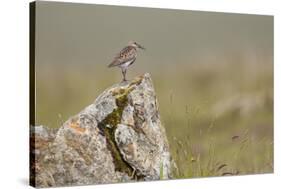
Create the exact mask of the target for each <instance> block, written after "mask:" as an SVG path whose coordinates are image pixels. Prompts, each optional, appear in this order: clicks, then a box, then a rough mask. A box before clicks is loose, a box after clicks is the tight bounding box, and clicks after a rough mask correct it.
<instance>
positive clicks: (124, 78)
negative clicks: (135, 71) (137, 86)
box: [122, 68, 127, 81]
mask: <svg viewBox="0 0 281 189" xmlns="http://www.w3.org/2000/svg"><path fill="white" fill-rule="evenodd" d="M126 72H127V69H126V68H122V74H123V81H127V79H126Z"/></svg>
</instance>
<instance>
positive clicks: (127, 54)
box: [108, 46, 137, 67]
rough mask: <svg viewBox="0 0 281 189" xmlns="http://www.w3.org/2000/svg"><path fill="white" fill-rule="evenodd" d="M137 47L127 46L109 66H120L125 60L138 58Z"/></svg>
mask: <svg viewBox="0 0 281 189" xmlns="http://www.w3.org/2000/svg"><path fill="white" fill-rule="evenodd" d="M136 51H137V49H136V48H135V47H132V46H127V47H125V48H124V49H122V50H121V52H120V53H118V54H117V55H116V56H115V57H114V59H113V61H112V62H111V63H110V64H109V65H108V67H113V66H119V65H121V64H122V63H124V62H128V61H130V60H133V59H135V58H136Z"/></svg>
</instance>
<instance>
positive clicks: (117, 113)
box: [98, 87, 134, 176]
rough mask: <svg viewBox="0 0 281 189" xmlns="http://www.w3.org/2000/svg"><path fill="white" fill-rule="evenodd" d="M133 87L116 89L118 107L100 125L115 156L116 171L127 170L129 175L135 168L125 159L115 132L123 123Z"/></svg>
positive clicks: (114, 94)
mask: <svg viewBox="0 0 281 189" xmlns="http://www.w3.org/2000/svg"><path fill="white" fill-rule="evenodd" d="M133 89H134V88H133V87H128V88H127V89H123V88H120V89H119V90H118V91H114V93H113V96H115V101H116V105H117V108H116V109H114V110H113V111H112V113H110V114H108V115H107V116H106V117H105V118H104V120H102V121H101V122H100V123H99V125H98V127H99V128H100V129H101V131H102V133H103V134H104V135H105V137H106V141H107V147H108V149H109V150H110V152H111V155H112V157H113V163H114V165H115V171H119V172H125V173H127V174H128V175H129V176H131V175H132V174H133V168H132V167H131V166H130V165H129V164H128V163H127V162H126V161H125V160H124V159H123V157H122V155H121V153H120V151H119V149H118V147H117V144H116V142H115V138H114V133H115V130H116V128H117V125H118V124H119V123H121V118H122V114H123V111H124V108H125V107H126V106H127V105H128V94H129V93H130V92H131V91H132V90H133Z"/></svg>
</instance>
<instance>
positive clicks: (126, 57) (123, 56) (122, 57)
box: [108, 41, 145, 81]
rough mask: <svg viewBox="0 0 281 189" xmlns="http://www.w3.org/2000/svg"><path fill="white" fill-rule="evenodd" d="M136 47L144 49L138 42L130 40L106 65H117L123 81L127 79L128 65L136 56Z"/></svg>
mask: <svg viewBox="0 0 281 189" xmlns="http://www.w3.org/2000/svg"><path fill="white" fill-rule="evenodd" d="M137 49H145V48H144V47H142V46H141V45H140V44H138V43H136V42H133V41H130V42H129V43H128V46H126V47H124V48H123V49H122V50H121V51H120V52H119V53H118V54H117V55H116V56H115V57H114V59H113V61H112V62H111V63H110V64H109V65H108V67H115V66H118V67H119V68H121V70H122V74H123V81H127V79H126V72H127V69H128V67H129V66H130V65H132V64H133V63H134V62H135V60H136V57H137Z"/></svg>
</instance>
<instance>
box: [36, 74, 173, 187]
mask: <svg viewBox="0 0 281 189" xmlns="http://www.w3.org/2000/svg"><path fill="white" fill-rule="evenodd" d="M33 133H34V135H35V136H34V135H33V136H34V138H35V148H34V150H33V154H34V156H35V160H34V165H33V167H34V169H33V171H34V172H35V173H36V175H35V176H34V174H33V177H32V178H31V179H34V182H35V185H36V187H49V186H67V185H86V184H101V183H116V182H127V181H130V182H131V181H139V180H159V179H168V178H171V177H172V168H173V165H174V164H173V163H172V160H171V156H170V152H169V146H168V141H167V138H166V134H165V129H164V127H163V126H162V125H161V121H160V115H159V111H158V103H157V99H156V95H155V91H154V88H153V84H152V80H151V77H150V75H149V74H144V75H143V76H140V77H137V78H135V79H134V80H132V81H130V82H126V83H125V82H123V83H120V84H115V85H113V86H112V87H110V88H108V89H106V90H105V91H104V92H103V93H102V94H101V95H100V96H99V97H98V98H97V99H96V101H95V102H94V103H93V104H91V105H89V106H88V107H86V108H85V109H84V110H82V111H81V112H80V113H78V114H77V115H75V116H73V117H71V118H70V119H69V120H68V121H66V122H65V123H64V124H63V125H62V126H61V127H60V128H59V130H58V131H57V133H56V134H55V135H53V134H52V133H53V131H50V130H48V129H45V128H44V127H42V126H39V127H38V126H37V127H36V129H35V130H34V132H33ZM36 141H44V142H45V143H44V144H43V145H41V146H38V145H37V144H36Z"/></svg>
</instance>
